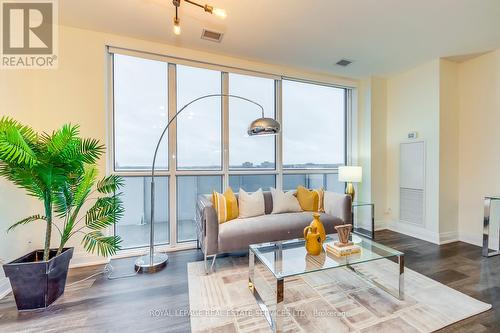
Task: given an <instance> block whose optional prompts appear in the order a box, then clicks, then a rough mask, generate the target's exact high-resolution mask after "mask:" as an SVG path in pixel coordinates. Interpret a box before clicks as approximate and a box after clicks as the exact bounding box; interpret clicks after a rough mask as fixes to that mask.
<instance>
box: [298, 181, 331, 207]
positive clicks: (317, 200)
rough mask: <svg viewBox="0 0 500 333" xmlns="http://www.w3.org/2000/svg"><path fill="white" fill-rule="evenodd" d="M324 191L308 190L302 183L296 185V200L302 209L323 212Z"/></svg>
mask: <svg viewBox="0 0 500 333" xmlns="http://www.w3.org/2000/svg"><path fill="white" fill-rule="evenodd" d="M324 194H325V192H324V191H323V189H317V190H308V189H307V188H305V187H304V186H302V185H299V186H298V187H297V194H296V196H297V200H298V201H299V204H300V207H301V208H302V210H305V211H309V212H324V211H325V209H324V207H323V197H324Z"/></svg>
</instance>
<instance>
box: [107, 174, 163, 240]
mask: <svg viewBox="0 0 500 333" xmlns="http://www.w3.org/2000/svg"><path fill="white" fill-rule="evenodd" d="M124 180H125V185H124V186H123V188H121V189H120V191H121V192H122V193H123V194H122V200H123V207H125V213H124V215H123V218H122V219H121V220H120V221H119V222H118V223H117V224H116V225H115V228H116V229H115V232H116V234H117V235H119V236H120V237H121V238H122V244H121V246H122V248H124V249H126V248H132V247H142V246H148V245H149V236H150V230H151V224H150V222H151V177H124ZM168 241H169V224H168V177H155V244H166V243H168Z"/></svg>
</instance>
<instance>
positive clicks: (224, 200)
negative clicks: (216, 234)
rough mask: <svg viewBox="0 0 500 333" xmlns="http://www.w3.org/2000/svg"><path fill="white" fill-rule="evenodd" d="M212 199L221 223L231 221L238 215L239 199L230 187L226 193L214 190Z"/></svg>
mask: <svg viewBox="0 0 500 333" xmlns="http://www.w3.org/2000/svg"><path fill="white" fill-rule="evenodd" d="M212 201H213V203H214V208H215V211H216V212H217V219H218V220H219V223H224V222H227V221H231V220H234V219H235V218H237V217H238V200H237V199H236V196H235V195H234V193H233V190H232V189H231V188H230V187H229V188H228V189H227V190H226V192H224V194H220V193H218V192H216V191H214V192H213V193H212Z"/></svg>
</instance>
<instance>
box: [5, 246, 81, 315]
mask: <svg viewBox="0 0 500 333" xmlns="http://www.w3.org/2000/svg"><path fill="white" fill-rule="evenodd" d="M56 253H57V250H50V259H49V260H48V261H43V260H42V259H43V250H36V251H33V252H31V253H28V254H27V255H25V256H23V257H21V258H19V259H16V260H14V261H12V262H10V263H8V264H5V265H3V270H4V272H5V276H7V277H8V278H9V280H10V284H11V286H12V292H13V293H14V298H15V299H16V305H17V309H18V310H19V311H23V310H35V309H41V308H46V307H48V306H49V305H50V304H52V303H53V302H54V301H55V300H56V299H58V298H59V296H61V295H62V294H63V293H64V288H65V286H66V277H67V275H68V266H69V261H70V260H71V258H72V257H73V248H72V247H70V248H64V250H63V251H62V252H61V254H60V255H58V256H56Z"/></svg>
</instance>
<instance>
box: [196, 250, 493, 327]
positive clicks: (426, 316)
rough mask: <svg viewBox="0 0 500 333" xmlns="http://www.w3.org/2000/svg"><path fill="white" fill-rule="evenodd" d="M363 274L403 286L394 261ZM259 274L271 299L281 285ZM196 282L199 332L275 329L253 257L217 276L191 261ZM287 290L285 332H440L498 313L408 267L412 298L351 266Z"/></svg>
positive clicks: (231, 260) (220, 267) (221, 262)
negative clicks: (254, 288) (264, 307)
mask: <svg viewBox="0 0 500 333" xmlns="http://www.w3.org/2000/svg"><path fill="white" fill-rule="evenodd" d="M356 269H357V270H359V271H361V272H362V273H363V274H365V275H368V276H370V277H371V278H372V279H375V280H376V281H378V282H380V283H384V285H389V286H392V287H393V288H395V287H396V286H397V273H396V272H398V266H397V264H395V263H393V262H392V261H390V260H387V259H383V260H378V261H374V262H370V263H363V264H360V265H356ZM255 274H256V279H257V281H256V284H257V285H258V286H260V288H259V289H258V290H259V293H260V294H261V296H262V297H263V298H264V299H265V300H267V301H269V302H271V300H272V299H273V298H274V297H275V296H274V294H273V289H272V288H271V283H273V282H274V281H275V280H273V278H272V276H271V275H270V273H269V272H268V271H267V270H266V269H265V268H264V267H263V266H262V265H257V266H256V273H255ZM188 283H189V303H190V316H191V330H192V332H194V333H213V332H217V333H233V332H236V333H257V332H262V333H269V332H271V329H270V327H269V325H268V323H267V321H266V320H265V318H264V316H263V314H262V312H261V310H260V308H259V306H258V305H257V303H256V301H255V298H254V296H253V295H252V293H251V292H250V290H249V289H248V258H245V257H236V258H235V257H227V258H221V259H217V270H216V272H214V273H212V274H209V275H206V274H205V271H204V266H203V262H193V263H189V264H188ZM284 293H285V300H284V304H285V310H286V315H284V318H283V324H284V325H283V327H284V332H304V333H305V332H335V333H342V332H360V333H368V332H383V333H401V332H410V333H411V332H433V331H435V330H438V329H440V328H443V327H446V326H448V325H451V324H453V323H456V322H458V321H460V320H463V319H466V318H468V317H471V316H474V315H476V314H479V313H481V312H484V311H487V310H489V309H490V308H491V305H490V304H486V303H483V302H480V301H478V300H476V299H474V298H472V297H469V296H467V295H465V294H463V293H461V292H458V291H456V290H454V289H452V288H449V287H447V286H445V285H443V284H441V283H439V282H436V281H434V280H432V279H430V278H428V277H426V276H424V275H422V274H419V273H417V272H414V271H412V270H410V269H405V300H404V301H399V300H398V299H396V298H394V297H392V296H391V295H389V294H387V293H386V292H384V291H383V290H381V289H379V288H377V287H375V286H373V285H372V284H370V283H368V282H367V281H366V280H365V279H363V278H361V277H359V276H357V275H356V274H355V273H353V272H352V271H350V270H348V269H345V268H338V269H333V270H329V271H326V272H317V273H311V274H307V275H304V276H302V277H293V278H288V279H286V280H285V290H284ZM270 304H272V303H270Z"/></svg>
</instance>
